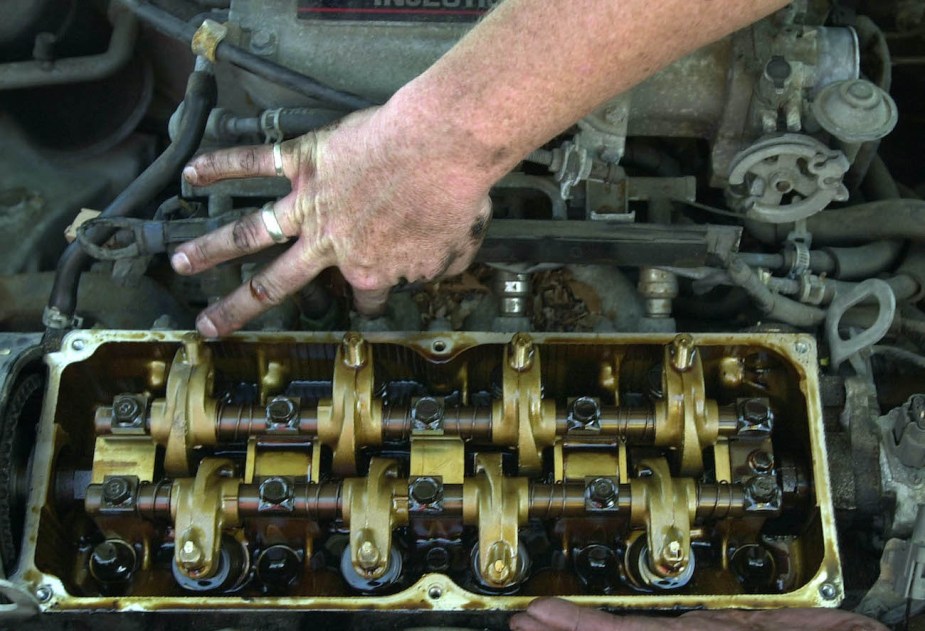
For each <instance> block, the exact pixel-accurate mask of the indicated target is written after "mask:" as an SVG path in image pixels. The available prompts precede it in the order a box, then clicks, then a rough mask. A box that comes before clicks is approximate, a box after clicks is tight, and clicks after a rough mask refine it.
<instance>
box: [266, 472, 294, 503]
mask: <svg viewBox="0 0 925 631" xmlns="http://www.w3.org/2000/svg"><path fill="white" fill-rule="evenodd" d="M259 493H260V499H261V500H263V501H264V502H266V503H267V504H282V503H283V502H285V501H286V500H288V499H289V497H290V489H289V483H288V482H286V480H284V479H283V478H279V477H275V478H267V479H266V480H264V481H263V482H261V483H260V489H259Z"/></svg>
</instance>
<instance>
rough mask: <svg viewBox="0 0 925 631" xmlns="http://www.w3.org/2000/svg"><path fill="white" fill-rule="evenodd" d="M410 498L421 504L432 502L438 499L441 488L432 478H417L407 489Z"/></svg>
mask: <svg viewBox="0 0 925 631" xmlns="http://www.w3.org/2000/svg"><path fill="white" fill-rule="evenodd" d="M408 492H409V494H410V495H411V499H413V500H414V501H415V502H417V503H418V504H421V505H425V506H426V505H427V504H433V503H434V502H436V501H437V500H439V499H440V496H441V495H442V489H441V485H440V483H439V482H438V481H437V480H435V479H434V478H417V479H416V480H415V481H414V482H412V483H411V488H410V489H409V490H408Z"/></svg>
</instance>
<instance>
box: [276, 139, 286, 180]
mask: <svg viewBox="0 0 925 631" xmlns="http://www.w3.org/2000/svg"><path fill="white" fill-rule="evenodd" d="M273 166H274V168H276V175H277V177H283V176H284V175H286V172H285V171H283V149H282V147H280V146H279V143H278V142H275V143H273Z"/></svg>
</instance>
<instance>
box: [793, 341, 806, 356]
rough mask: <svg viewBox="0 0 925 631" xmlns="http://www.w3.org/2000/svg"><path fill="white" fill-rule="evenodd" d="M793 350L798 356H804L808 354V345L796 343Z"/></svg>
mask: <svg viewBox="0 0 925 631" xmlns="http://www.w3.org/2000/svg"><path fill="white" fill-rule="evenodd" d="M793 350H795V351H796V352H797V353H799V354H800V355H805V354H806V353H808V352H809V344H807V343H806V342H796V343H794V345H793Z"/></svg>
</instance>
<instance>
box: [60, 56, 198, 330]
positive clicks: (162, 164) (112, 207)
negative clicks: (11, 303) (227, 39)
mask: <svg viewBox="0 0 925 631" xmlns="http://www.w3.org/2000/svg"><path fill="white" fill-rule="evenodd" d="M214 106H215V77H214V76H213V75H212V74H211V73H209V72H201V71H196V72H193V73H192V74H191V75H190V77H189V81H188V82H187V84H186V95H185V96H184V99H183V108H184V110H183V111H184V116H183V125H182V127H181V131H180V133H179V134H178V135H177V138H176V140H174V141H173V142H171V143H170V145H168V147H167V149H165V150H164V152H163V153H162V154H161V155H160V156H158V158H157V159H156V160H155V161H154V162H153V163H151V165H150V166H148V168H147V169H145V170H144V172H143V173H142V174H141V175H139V176H138V177H137V178H136V179H135V180H134V181H133V182H132V183H131V184H129V185H128V187H127V188H126V189H125V190H124V191H122V193H120V194H119V196H118V197H116V198H115V199H114V200H113V201H112V202H111V203H110V204H109V206H107V207H106V209H105V210H103V212H102V213H101V214H100V218H109V217H131V216H135V215H137V214H138V213H139V212H141V211H142V210H143V209H144V208H145V206H146V205H147V204H148V203H150V202H151V200H153V199H154V198H155V197H156V196H157V195H158V194H159V193H160V192H161V191H162V190H164V188H165V187H166V186H167V185H169V184H170V182H171V181H172V180H174V179H175V178H176V177H177V176H178V175H179V173H180V170H181V169H182V168H183V166H184V165H185V164H186V163H187V161H188V160H189V159H190V158H191V157H192V156H193V154H194V153H195V152H196V149H197V148H198V147H199V143H200V141H201V139H202V134H203V131H204V130H205V126H206V121H207V120H208V118H209V112H211V111H212V108H213V107H214ZM112 234H113V230H111V229H109V230H106V229H104V230H98V231H94V232H93V234H91V235H88V238H90V240H91V241H92V242H93V243H96V244H98V245H99V244H102V243H105V242H106V240H107V239H109V238H110V237H111V236H112ZM90 260H91V257H90V256H89V255H88V254H87V253H86V252H85V251H84V249H83V248H82V247H81V246H80V244H79V243H78V242H76V241H75V242H74V243H72V244H70V245H69V246H68V247H67V249H66V250H65V251H64V254H62V255H61V258H60V260H59V261H58V267H57V271H56V274H55V282H54V284H53V286H52V290H51V297H50V298H49V301H48V310H47V314H48V315H49V316H50V317H49V318H48V319H49V321H48V322H46V325H48V326H50V327H52V328H63V327H67V326H69V325H70V321H71V320H72V318H73V316H74V314H75V312H76V310H77V290H78V286H79V283H80V274H81V272H82V271H83V269H84V267H86V266H87V264H88V263H89V262H90Z"/></svg>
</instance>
